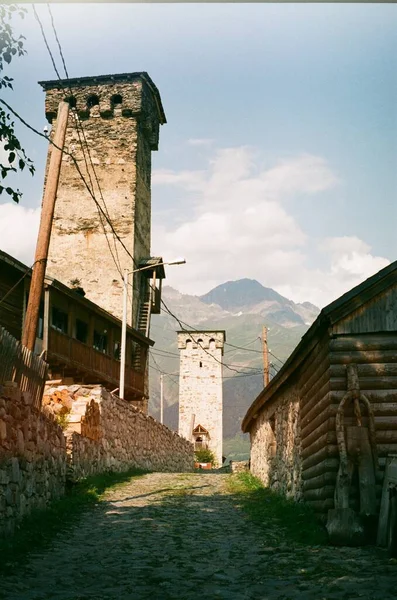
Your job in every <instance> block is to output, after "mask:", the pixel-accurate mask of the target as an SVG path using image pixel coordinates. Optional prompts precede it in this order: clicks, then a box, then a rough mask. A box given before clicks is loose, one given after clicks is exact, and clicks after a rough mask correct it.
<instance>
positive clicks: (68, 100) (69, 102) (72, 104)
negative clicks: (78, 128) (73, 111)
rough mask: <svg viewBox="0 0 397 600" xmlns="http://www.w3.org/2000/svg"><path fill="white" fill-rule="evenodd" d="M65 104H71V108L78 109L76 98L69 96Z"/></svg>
mask: <svg viewBox="0 0 397 600" xmlns="http://www.w3.org/2000/svg"><path fill="white" fill-rule="evenodd" d="M65 102H67V103H68V104H69V106H70V108H76V98H75V97H74V96H67V97H66V98H65Z"/></svg>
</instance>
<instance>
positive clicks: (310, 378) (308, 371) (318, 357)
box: [299, 343, 329, 393]
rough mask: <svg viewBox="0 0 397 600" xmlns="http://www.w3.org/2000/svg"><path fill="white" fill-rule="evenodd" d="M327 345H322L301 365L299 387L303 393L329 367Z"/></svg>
mask: <svg viewBox="0 0 397 600" xmlns="http://www.w3.org/2000/svg"><path fill="white" fill-rule="evenodd" d="M328 355H329V350H328V344H327V343H324V344H323V345H322V347H321V349H320V350H319V352H316V353H315V354H313V353H312V354H311V355H310V356H309V357H308V358H307V359H306V361H305V363H304V365H302V368H301V371H300V377H299V387H300V389H301V391H302V392H303V393H306V391H307V389H310V388H311V387H312V386H313V384H314V383H315V382H316V381H317V379H318V378H319V377H320V376H321V375H322V373H324V371H326V370H327V369H328V367H329V357H328Z"/></svg>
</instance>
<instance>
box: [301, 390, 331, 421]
mask: <svg viewBox="0 0 397 600" xmlns="http://www.w3.org/2000/svg"><path fill="white" fill-rule="evenodd" d="M329 392H330V385H329V380H328V381H326V382H325V383H324V385H323V387H322V388H321V389H319V390H318V391H317V393H316V394H313V395H312V396H310V398H306V399H305V402H304V404H302V405H301V406H302V408H301V411H300V417H301V421H303V422H304V423H305V424H307V423H308V422H309V421H311V420H312V419H313V418H315V417H316V416H317V415H318V414H319V413H320V412H321V410H324V403H323V404H322V405H321V407H322V408H319V405H320V402H321V401H322V400H323V398H324V397H326V396H328V395H329ZM307 419H308V420H307Z"/></svg>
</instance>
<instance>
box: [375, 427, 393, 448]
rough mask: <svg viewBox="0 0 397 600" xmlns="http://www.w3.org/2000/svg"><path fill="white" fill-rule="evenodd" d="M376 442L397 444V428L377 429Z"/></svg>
mask: <svg viewBox="0 0 397 600" xmlns="http://www.w3.org/2000/svg"><path fill="white" fill-rule="evenodd" d="M375 435H376V444H377V446H378V445H379V444H389V443H390V444H397V431H396V430H395V429H393V430H390V429H386V430H382V429H380V430H376V431H375Z"/></svg>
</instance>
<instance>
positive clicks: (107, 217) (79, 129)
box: [33, 4, 135, 278]
mask: <svg viewBox="0 0 397 600" xmlns="http://www.w3.org/2000/svg"><path fill="white" fill-rule="evenodd" d="M33 8H34V14H35V18H36V20H37V22H38V23H39V26H40V29H41V33H42V37H43V40H44V43H45V45H46V48H47V50H48V53H49V55H50V58H51V62H52V64H53V66H54V70H55V73H56V75H57V77H58V80H59V82H60V84H61V87H62V89H63V90H65V87H66V86H65V85H64V80H63V79H62V78H61V76H60V74H59V71H58V69H57V67H56V63H55V59H54V57H53V54H52V52H51V48H50V46H49V43H48V40H47V37H46V34H45V31H44V27H43V24H42V22H41V20H40V17H39V15H38V13H37V11H36V9H35V7H34V5H33ZM47 8H48V11H49V13H50V17H51V24H52V28H53V32H54V35H55V39H56V41H57V44H58V49H59V53H60V56H61V60H62V63H63V67H64V71H65V75H66V78H67V88H68V91H69V93H70V95H71V97H73V91H72V89H71V87H70V82H69V73H68V70H67V67H66V61H65V58H64V55H63V52H62V46H61V43H60V41H59V37H58V34H57V31H56V27H55V21H54V17H53V14H52V12H51V8H50V6H49V5H48V4H47ZM69 106H70V103H69ZM70 108H71V110H72V112H73V114H74V124H75V129H76V132H77V136H78V140H79V144H80V147H81V152H82V155H83V158H84V163H85V168H86V172H87V176H88V178H89V181H90V185H91V196H94V195H95V192H94V184H93V181H92V178H91V173H90V170H89V167H88V162H87V157H86V153H85V150H84V145H83V142H82V139H81V136H80V132H81V134H82V136H83V138H84V142H85V145H86V149H87V153H88V158H89V162H90V165H91V169H92V171H93V173H94V177H95V180H96V184H97V187H98V190H99V194H100V196H101V200H102V202H103V206H104V209H105V215H104V216H105V220H106V221H107V222H108V224H110V215H109V211H108V208H107V206H106V202H105V199H104V197H103V194H102V190H101V187H100V185H99V181H98V177H97V174H96V170H95V167H94V163H93V161H92V157H91V153H90V149H89V145H88V141H87V138H86V136H85V131H84V128H83V125H82V123H81V122H80V120H79V117H78V114H77V110H76V109H75V107H72V106H70ZM95 205H96V210H97V212H98V217H99V221H100V224H101V227H102V229H103V232H104V235H105V239H106V243H107V245H108V248H109V252H110V254H111V256H112V260H113V262H114V264H115V266H116V269H117V271H118V272H119V275H120V277H121V278H123V273H122V270H121V265H120V259H119V256H118V251H117V245H116V241H115V235H114V228H113V227H111V231H112V233H113V243H114V249H115V253H116V257H117V259H116V258H115V256H114V254H113V251H112V248H111V246H110V243H109V240H108V237H107V232H106V227H105V224H104V222H103V217H102V214H101V211H100V210H99V203H98V201H97V200H96V198H95ZM134 262H135V261H134Z"/></svg>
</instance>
